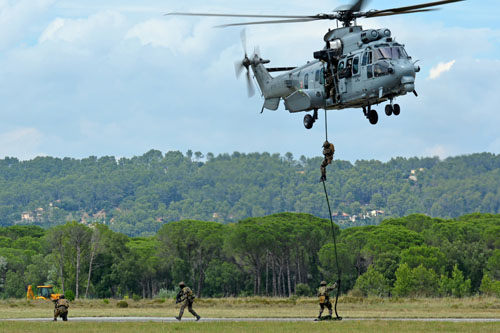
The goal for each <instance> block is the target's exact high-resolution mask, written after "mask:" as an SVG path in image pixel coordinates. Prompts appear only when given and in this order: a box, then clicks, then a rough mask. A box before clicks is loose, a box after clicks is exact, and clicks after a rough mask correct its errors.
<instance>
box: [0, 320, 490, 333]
mask: <svg viewBox="0 0 500 333" xmlns="http://www.w3.org/2000/svg"><path fill="white" fill-rule="evenodd" d="M60 329H64V331H68V332H72V333H77V332H171V331H183V332H200V331H203V332H259V333H261V332H332V331H338V332H375V333H376V332H383V333H388V332H398V333H402V332H499V330H500V325H499V324H498V323H441V322H386V321H349V322H347V321H346V322H321V323H316V322H310V323H309V322H298V323H297V322H290V323H281V322H280V323H277V322H270V323H261V322H259V323H248V322H237V323H213V322H211V323H204V322H194V323H193V322H190V323H188V322H185V323H153V322H147V323H77V322H73V323H72V322H69V321H68V322H61V321H58V322H56V323H55V322H43V323H27V322H1V321H0V332H10V333H14V332H16V333H17V332H44V333H45V332H49V331H53V330H60Z"/></svg>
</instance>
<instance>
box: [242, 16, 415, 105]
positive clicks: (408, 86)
mask: <svg viewBox="0 0 500 333" xmlns="http://www.w3.org/2000/svg"><path fill="white" fill-rule="evenodd" d="M325 41H326V47H325V48H324V49H323V50H321V51H318V52H315V54H314V56H315V58H316V59H315V60H313V61H310V62H308V63H307V64H305V65H303V66H301V67H297V68H295V69H293V70H291V71H288V72H286V73H283V74H281V75H279V76H276V77H272V76H271V75H270V74H269V73H268V71H267V69H266V68H265V67H264V65H263V64H264V63H267V62H268V61H266V60H263V59H261V58H260V56H259V55H254V57H253V58H252V59H251V67H252V69H253V72H254V74H255V78H256V80H257V83H258V84H259V87H260V89H261V91H262V95H263V96H264V98H265V102H264V108H266V109H269V110H277V109H278V106H279V102H280V101H281V99H283V100H284V103H285V108H286V109H287V110H288V111H290V112H302V111H311V110H318V109H326V110H332V109H337V110H340V109H346V108H363V109H366V108H368V109H369V108H370V107H371V105H376V104H379V103H383V102H385V101H388V100H390V101H391V104H392V100H393V99H394V98H395V97H397V96H401V95H405V94H407V93H409V92H414V91H415V76H416V72H418V71H419V70H420V68H419V67H418V66H416V65H415V64H414V63H413V61H412V59H411V57H410V56H408V55H407V53H406V51H405V49H404V45H401V44H399V43H396V42H395V41H394V40H393V39H392V37H391V32H390V31H389V30H388V29H378V30H363V29H362V28H361V26H352V27H344V28H340V29H335V30H332V31H329V32H328V33H327V34H326V35H325ZM415 94H416V93H415ZM398 108H399V106H398Z"/></svg>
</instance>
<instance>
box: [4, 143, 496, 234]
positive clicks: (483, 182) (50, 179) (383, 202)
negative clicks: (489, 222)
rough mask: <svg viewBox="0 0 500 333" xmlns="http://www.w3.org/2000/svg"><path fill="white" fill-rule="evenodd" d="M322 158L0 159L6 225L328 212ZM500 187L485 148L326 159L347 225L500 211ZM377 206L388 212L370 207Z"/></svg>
mask: <svg viewBox="0 0 500 333" xmlns="http://www.w3.org/2000/svg"><path fill="white" fill-rule="evenodd" d="M321 160H322V158H321V157H315V158H306V157H304V156H301V157H300V158H298V159H296V158H294V156H293V155H292V154H291V153H286V154H284V155H280V154H269V153H251V154H243V153H239V152H234V153H233V154H220V155H217V156H215V155H214V154H212V153H207V154H206V155H204V154H202V153H201V152H195V153H193V152H192V151H188V152H187V153H185V154H183V153H181V152H178V151H170V152H167V153H165V154H164V153H162V152H160V151H157V150H151V151H149V152H147V153H145V154H144V155H142V156H136V157H132V158H120V159H116V158H115V157H112V156H105V157H101V158H97V157H93V156H91V157H88V158H83V159H73V158H63V159H60V158H53V157H37V158H35V159H33V160H29V161H19V160H18V159H16V158H5V159H0V225H1V226H9V225H15V224H25V225H39V226H43V227H46V228H50V227H53V226H56V225H62V224H65V223H66V221H73V220H75V221H79V222H84V223H88V224H92V223H94V222H99V223H104V224H106V225H108V226H109V228H110V229H111V230H113V231H117V232H121V233H124V234H126V235H129V236H146V237H150V236H154V235H156V233H157V232H158V231H159V230H160V229H161V228H162V226H163V224H165V223H167V222H173V221H181V220H187V219H192V220H204V221H217V222H223V223H229V222H237V221H240V220H243V219H246V218H250V217H259V216H265V215H270V214H274V213H279V212H297V213H308V214H312V215H315V216H319V217H323V218H328V209H327V207H326V203H325V200H324V194H323V192H322V191H323V189H322V187H321V186H320V184H319V183H318V180H319V176H320V172H319V165H320V164H321ZM499 189H500V156H499V155H494V154H488V153H482V154H473V155H467V156H459V157H451V158H447V159H445V160H439V159H438V158H394V159H392V160H390V161H388V162H385V163H383V162H380V161H375V160H372V161H356V162H355V163H350V162H347V161H341V160H334V162H333V163H332V165H330V166H329V167H328V191H329V193H330V196H331V204H332V208H333V211H334V212H339V213H345V214H346V215H350V216H355V217H358V218H357V219H356V220H355V221H354V219H353V220H352V221H350V220H347V219H345V220H343V221H341V222H342V223H340V222H339V225H340V226H341V228H347V227H350V226H360V225H374V224H378V223H379V222H380V221H381V220H382V219H384V218H388V217H401V216H405V215H409V214H414V213H425V214H427V215H429V216H434V217H443V218H456V217H459V216H462V215H464V214H469V213H472V212H476V211H481V212H484V213H492V214H498V213H500V191H499ZM374 210H376V211H380V212H383V214H381V215H379V216H371V215H369V214H368V212H371V211H374ZM376 215H378V214H376Z"/></svg>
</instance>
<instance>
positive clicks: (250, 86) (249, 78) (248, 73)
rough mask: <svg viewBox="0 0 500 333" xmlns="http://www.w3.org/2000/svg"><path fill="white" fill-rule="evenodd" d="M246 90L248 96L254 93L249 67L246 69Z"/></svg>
mask: <svg viewBox="0 0 500 333" xmlns="http://www.w3.org/2000/svg"><path fill="white" fill-rule="evenodd" d="M247 92H248V97H252V96H253V95H255V88H254V87H253V81H252V77H251V76H250V69H249V70H247Z"/></svg>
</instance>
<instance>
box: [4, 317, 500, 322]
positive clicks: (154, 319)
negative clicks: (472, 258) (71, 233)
mask: <svg viewBox="0 0 500 333" xmlns="http://www.w3.org/2000/svg"><path fill="white" fill-rule="evenodd" d="M0 320H4V321H29V322H36V321H40V322H46V321H52V318H17V319H0ZM369 320H375V321H420V322H449V323H488V322H494V323H500V318H343V319H342V321H369ZM58 321H62V320H61V319H59V320H58ZM68 321H78V322H167V323H168V322H172V323H174V322H175V323H177V322H178V321H177V320H176V319H175V318H173V317H172V318H170V317H70V318H68ZM193 321H195V319H194V318H189V317H188V318H183V319H182V322H193ZM273 321H274V322H307V321H310V322H312V321H314V318H201V319H200V321H199V322H273ZM332 322H335V321H332Z"/></svg>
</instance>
